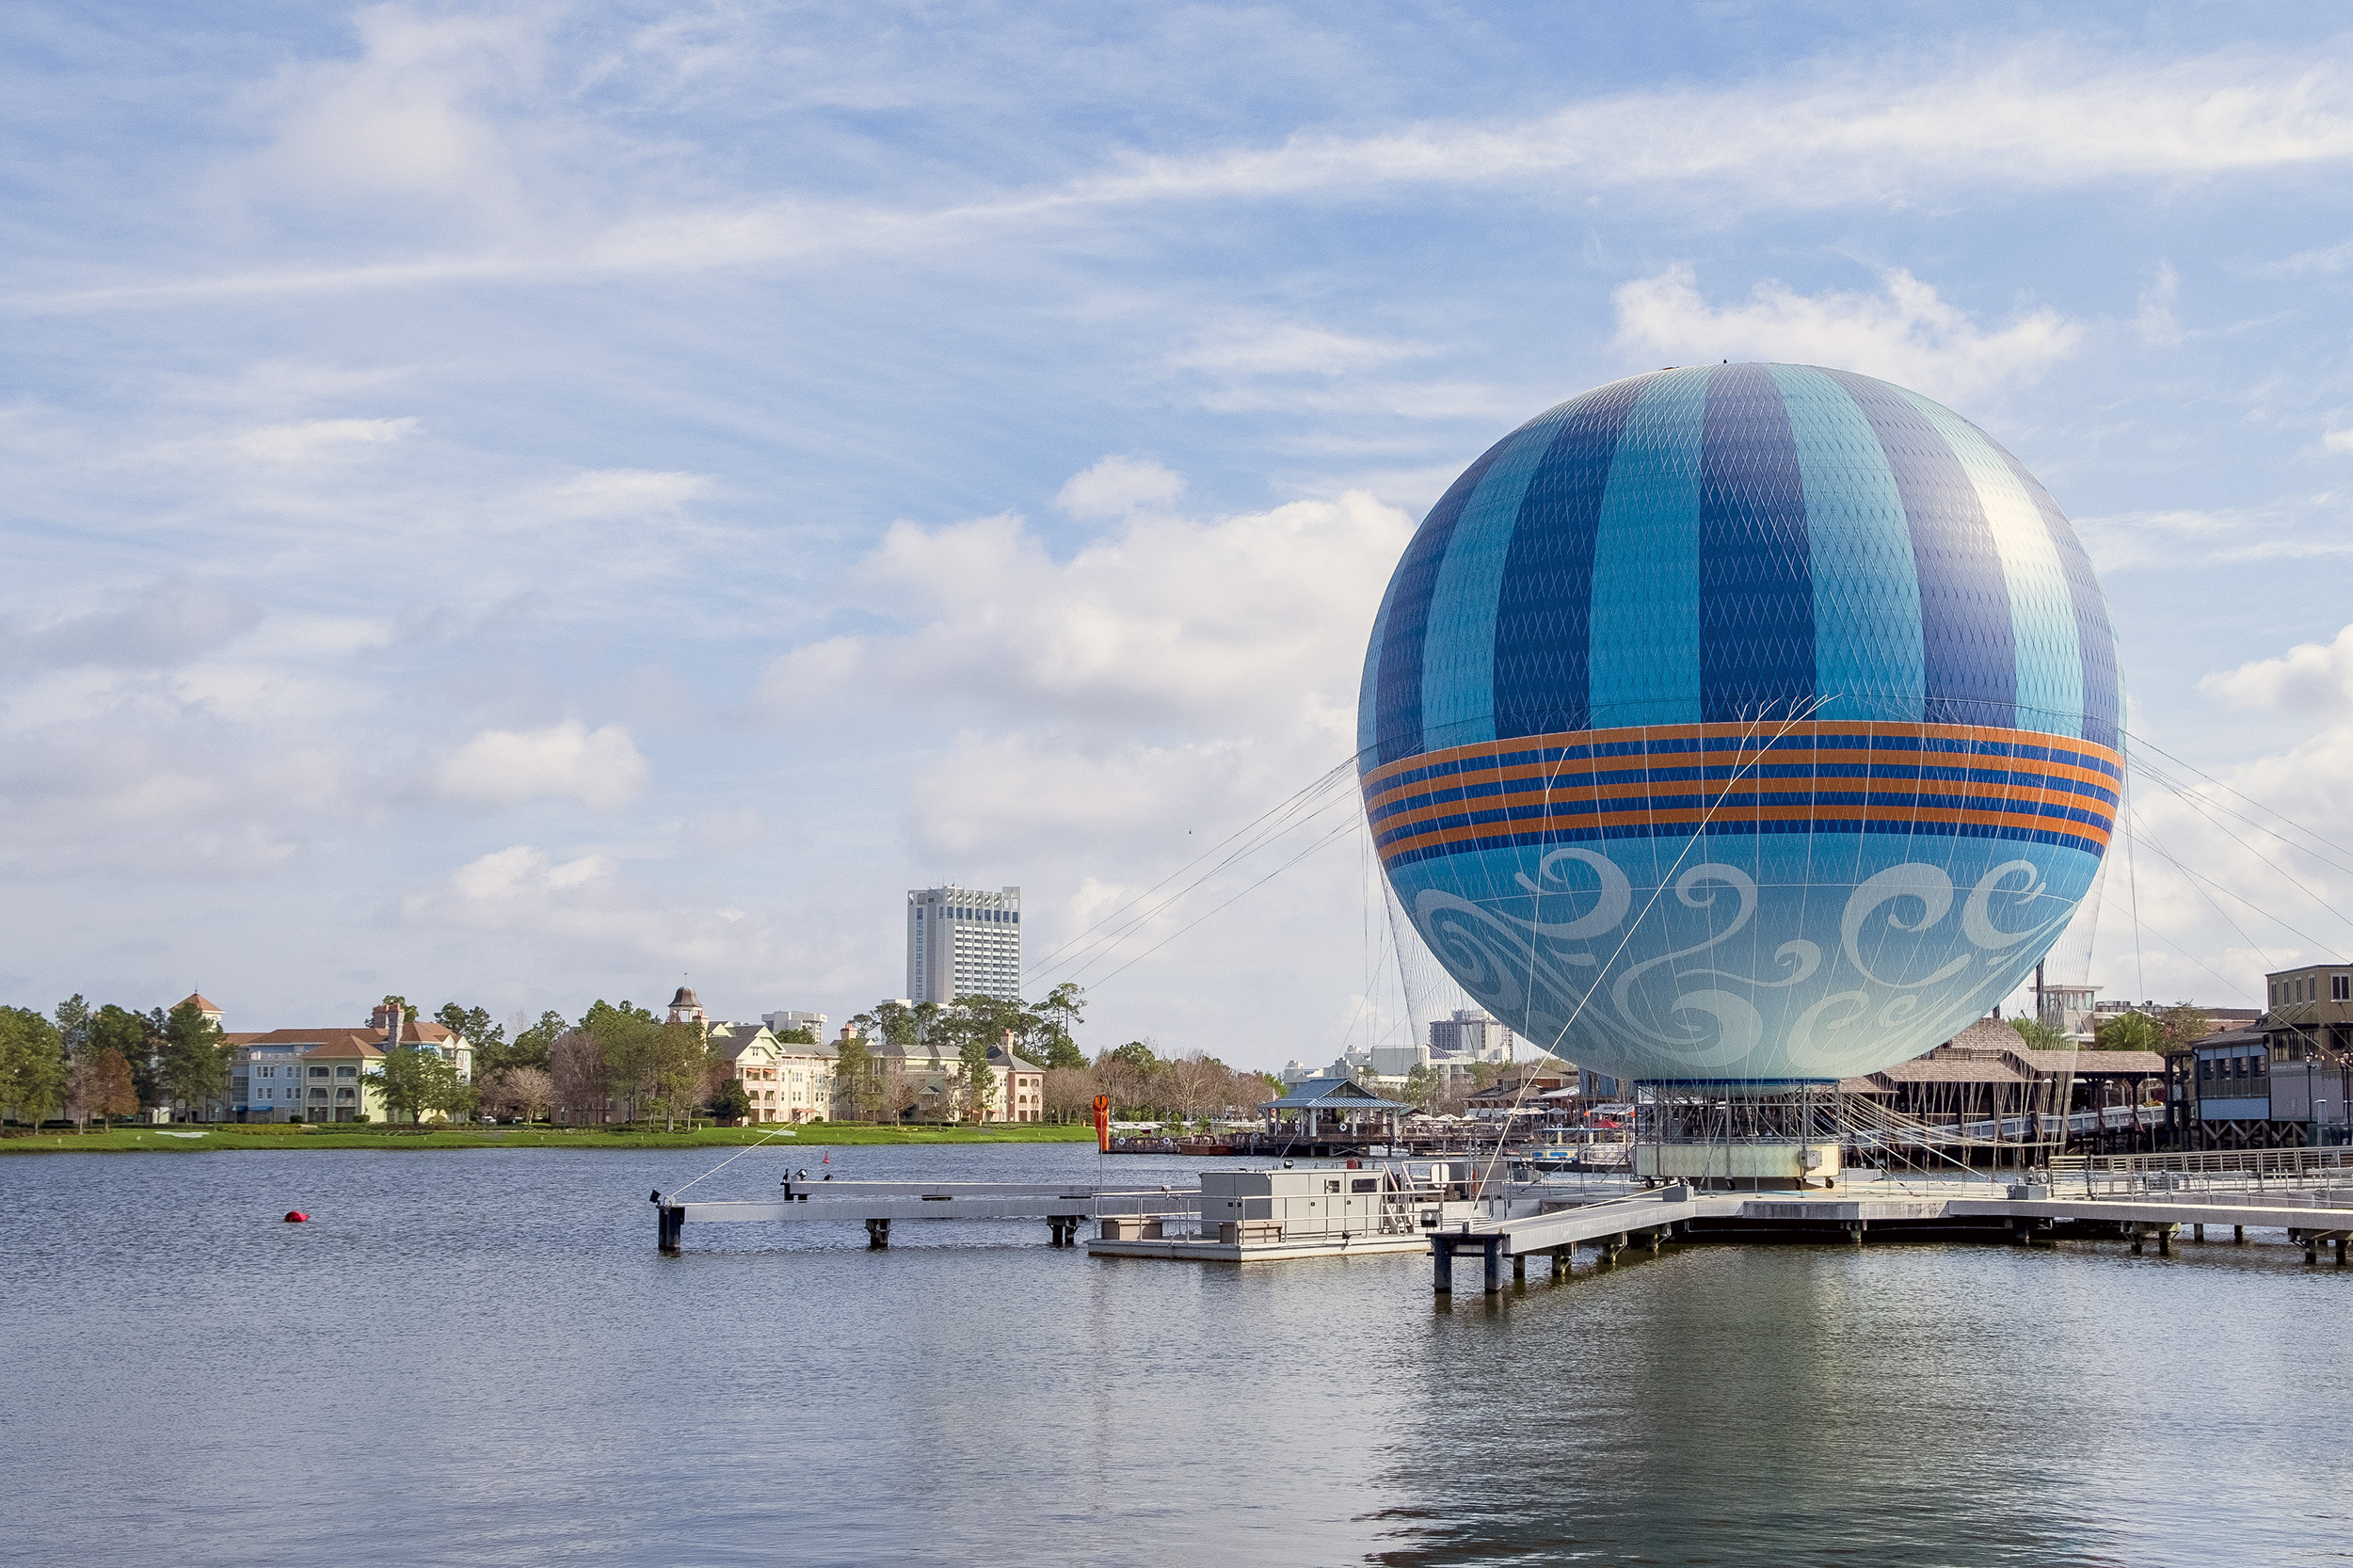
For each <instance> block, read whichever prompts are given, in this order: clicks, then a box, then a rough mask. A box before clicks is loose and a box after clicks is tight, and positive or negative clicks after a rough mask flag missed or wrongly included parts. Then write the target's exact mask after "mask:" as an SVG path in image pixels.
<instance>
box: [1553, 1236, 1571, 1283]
mask: <svg viewBox="0 0 2353 1568" xmlns="http://www.w3.org/2000/svg"><path fill="white" fill-rule="evenodd" d="M1575 1256H1577V1243H1576V1242H1574V1241H1572V1242H1570V1243H1569V1244H1568V1245H1567V1246H1565V1247H1555V1248H1553V1249H1552V1278H1553V1283H1554V1284H1556V1285H1557V1284H1559V1283H1560V1282H1561V1281H1562V1280H1564V1279H1566V1278H1568V1277H1569V1262H1570V1260H1571V1259H1572V1258H1574V1257H1575Z"/></svg>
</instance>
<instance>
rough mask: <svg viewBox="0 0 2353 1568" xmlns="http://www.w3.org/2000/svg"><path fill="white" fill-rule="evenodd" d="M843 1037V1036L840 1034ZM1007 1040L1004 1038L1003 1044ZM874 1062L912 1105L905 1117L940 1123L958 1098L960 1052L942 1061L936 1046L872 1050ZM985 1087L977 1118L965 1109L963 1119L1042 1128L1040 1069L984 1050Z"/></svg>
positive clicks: (1003, 1051) (1008, 1053)
mask: <svg viewBox="0 0 2353 1568" xmlns="http://www.w3.org/2000/svg"><path fill="white" fill-rule="evenodd" d="M844 1032H845V1033H846V1032H847V1031H846V1030H845V1031H844ZM1010 1038H1011V1036H1010V1035H1008V1036H1007V1039H1010ZM874 1056H875V1058H876V1059H877V1060H878V1061H880V1062H882V1063H884V1064H886V1069H887V1070H888V1071H889V1072H891V1073H892V1074H894V1075H898V1076H900V1077H901V1079H902V1081H903V1082H904V1086H905V1088H906V1090H907V1092H908V1094H909V1095H910V1096H912V1098H913V1100H914V1104H913V1106H912V1107H911V1108H910V1110H909V1112H906V1114H908V1115H910V1116H912V1117H916V1118H923V1119H941V1118H944V1117H945V1116H946V1115H947V1113H948V1111H949V1109H950V1106H951V1103H952V1101H956V1100H959V1099H960V1098H961V1090H962V1086H963V1082H964V1058H963V1055H962V1053H961V1052H958V1053H956V1054H953V1055H943V1054H941V1053H940V1050H939V1048H937V1047H936V1046H922V1045H919V1046H913V1047H900V1046H877V1047H875V1048H874ZM988 1065H989V1074H988V1078H989V1084H988V1096H987V1101H986V1104H985V1105H984V1107H983V1108H982V1112H981V1114H980V1115H979V1116H977V1117H975V1116H972V1115H971V1114H970V1112H969V1110H967V1111H966V1112H965V1114H964V1119H965V1120H968V1121H972V1120H977V1121H984V1122H1042V1121H1044V1120H1045V1119H1046V1069H1045V1068H1043V1067H1041V1066H1039V1065H1037V1064H1035V1063H1033V1062H1025V1061H1023V1060H1022V1059H1021V1058H1020V1057H1018V1056H1016V1055H1014V1054H1013V1052H1012V1050H1011V1049H1010V1048H1008V1047H1006V1046H1004V1045H995V1046H991V1047H989V1048H988Z"/></svg>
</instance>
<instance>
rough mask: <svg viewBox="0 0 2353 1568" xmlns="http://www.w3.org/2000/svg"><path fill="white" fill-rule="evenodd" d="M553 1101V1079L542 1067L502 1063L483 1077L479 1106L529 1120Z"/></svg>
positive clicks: (493, 1113) (500, 1114)
mask: <svg viewBox="0 0 2353 1568" xmlns="http://www.w3.org/2000/svg"><path fill="white" fill-rule="evenodd" d="M554 1102H555V1079H554V1076H553V1075H552V1074H551V1073H549V1072H548V1071H547V1070H546V1069H545V1068H543V1067H501V1068H499V1069H498V1070H497V1071H496V1072H494V1073H491V1074H490V1075H489V1076H488V1077H487V1078H485V1079H484V1080H482V1108H483V1109H484V1110H486V1111H488V1112H490V1114H492V1115H494V1116H520V1117H521V1118H522V1119H523V1120H524V1121H526V1122H528V1121H531V1120H532V1119H533V1118H535V1117H536V1116H537V1115H539V1114H540V1113H541V1112H545V1111H547V1110H548V1109H549V1108H550V1107H551V1106H552V1105H553V1104H554Z"/></svg>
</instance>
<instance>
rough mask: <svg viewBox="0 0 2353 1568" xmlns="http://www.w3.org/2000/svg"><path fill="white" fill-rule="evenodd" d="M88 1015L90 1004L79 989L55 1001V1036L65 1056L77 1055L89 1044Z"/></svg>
mask: <svg viewBox="0 0 2353 1568" xmlns="http://www.w3.org/2000/svg"><path fill="white" fill-rule="evenodd" d="M90 1017H91V1012H90V1004H89V1003H88V1002H87V1001H84V1000H82V993H81V992H79V991H76V992H74V993H73V994H72V996H70V997H68V998H66V999H65V1000H63V1001H61V1002H59V1003H57V1012H56V1019H57V1038H58V1040H59V1041H60V1042H61V1043H62V1044H63V1045H64V1047H65V1053H66V1055H67V1056H69V1057H72V1056H79V1055H81V1054H82V1052H83V1050H84V1049H85V1048H87V1047H88V1045H89V1043H90V1038H89V1031H90Z"/></svg>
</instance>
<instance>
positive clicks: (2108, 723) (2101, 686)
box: [1986, 436, 2124, 749]
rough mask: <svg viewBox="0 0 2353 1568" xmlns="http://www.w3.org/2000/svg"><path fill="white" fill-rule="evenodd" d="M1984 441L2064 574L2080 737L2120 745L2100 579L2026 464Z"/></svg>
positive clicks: (2118, 679)
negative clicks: (2033, 513)
mask: <svg viewBox="0 0 2353 1568" xmlns="http://www.w3.org/2000/svg"><path fill="white" fill-rule="evenodd" d="M1986 444H1987V445H1988V446H1990V447H1992V448H1993V450H1994V451H1995V452H1997V453H1999V454H2000V455H2001V457H2002V461H2004V462H2005V463H2008V464H2009V471H2010V472H2012V473H2014V474H2016V475H2017V476H2018V483H2019V484H2021V485H2023V486H2025V490H2026V493H2027V494H2028V495H2030V496H2032V497H2033V498H2034V504H2035V507H2036V509H2037V510H2038V511H2040V512H2041V514H2042V525H2043V526H2044V527H2045V528H2048V529H2049V530H2050V531H2051V543H2052V545H2053V546H2054V547H2056V548H2057V551H2058V557H2059V565H2060V567H2061V568H2062V569H2064V570H2065V572H2066V574H2067V593H2068V598H2069V599H2070V600H2072V601H2073V606H2074V611H2075V646H2076V648H2078V649H2079V650H2080V651H2081V653H2082V656H2083V703H2084V707H2083V713H2084V728H2083V738H2084V739H2085V740H2087V741H2097V742H2098V743H2099V744H2102V745H2104V746H2107V747H2109V748H2110V749H2116V748H2118V747H2121V745H2122V744H2123V743H2122V741H2121V739H2120V737H2119V735H2118V729H2119V728H2120V727H2121V724H2122V721H2123V713H2124V687H2123V678H2122V676H2121V674H2120V673H2119V670H2118V662H2117V657H2116V631H2115V628H2114V626H2113V625H2112V623H2111V622H2110V621H2109V620H2108V601H2107V597H2106V596H2105V594H2103V593H2101V591H2100V580H2099V579H2098V578H2097V577H2095V576H2093V575H2092V570H2091V557H2090V556H2089V555H2087V554H2086V553H2085V552H2084V547H2083V541H2082V540H2081V539H2079V538H2077V537H2076V536H2075V530H2074V527H2073V525H2072V524H2071V523H2069V522H2068V520H2067V514H2066V513H2064V512H2062V511H2060V510H2059V508H2058V503H2057V502H2056V501H2054V500H2052V499H2051V492H2050V491H2048V490H2046V489H2044V488H2042V485H2041V481H2039V480H2038V479H2036V478H2035V476H2034V475H2033V474H2031V473H2029V472H2026V465H2025V464H2024V463H2022V462H2020V461H2019V460H2018V459H2017V458H2016V457H2014V456H2011V455H2010V452H2009V448H2008V447H2006V446H2004V445H2003V444H2002V443H2001V442H1999V441H1997V440H1993V438H1992V437H1991V436H1989V437H1987V438H1986Z"/></svg>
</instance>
